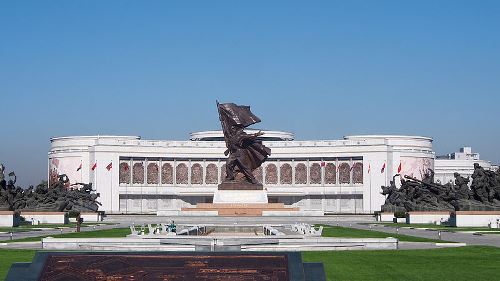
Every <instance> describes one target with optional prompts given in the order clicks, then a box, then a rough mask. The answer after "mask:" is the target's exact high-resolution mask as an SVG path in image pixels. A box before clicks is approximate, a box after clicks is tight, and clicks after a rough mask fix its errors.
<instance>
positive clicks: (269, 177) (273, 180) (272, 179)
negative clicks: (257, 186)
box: [266, 164, 278, 184]
mask: <svg viewBox="0 0 500 281" xmlns="http://www.w3.org/2000/svg"><path fill="white" fill-rule="evenodd" d="M277 183H278V169H277V168H276V165H274V164H268V165H267V166H266V184H277Z"/></svg>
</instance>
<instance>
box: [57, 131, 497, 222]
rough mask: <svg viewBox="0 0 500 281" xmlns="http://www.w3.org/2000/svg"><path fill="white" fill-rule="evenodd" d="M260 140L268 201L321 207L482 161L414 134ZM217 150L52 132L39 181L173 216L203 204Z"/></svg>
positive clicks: (212, 137) (271, 134)
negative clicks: (265, 154) (65, 180)
mask: <svg viewBox="0 0 500 281" xmlns="http://www.w3.org/2000/svg"><path fill="white" fill-rule="evenodd" d="M248 131H249V133H252V132H253V131H252V130H248ZM262 141H263V142H264V144H265V145H266V146H267V147H269V148H271V150H272V154H271V156H270V158H269V159H268V161H266V162H265V163H264V164H263V166H262V167H261V168H259V169H257V170H256V171H255V176H256V177H257V179H258V180H259V181H260V182H262V183H263V185H264V187H265V188H266V189H267V193H268V198H269V202H271V203H273V202H279V203H284V204H285V205H287V206H294V207H299V208H300V209H301V210H311V211H323V212H324V213H372V212H374V211H377V210H380V206H381V205H382V204H384V201H385V197H384V196H383V195H381V194H380V192H381V188H380V187H381V186H382V185H387V184H389V182H390V180H392V177H393V175H394V174H396V173H398V171H400V173H401V174H403V175H411V176H413V177H416V178H421V177H422V175H423V174H424V173H425V172H426V171H427V170H428V169H429V168H430V169H435V170H436V175H435V177H436V179H439V180H440V181H441V182H447V181H448V180H449V179H452V178H453V172H455V171H459V172H461V173H463V174H464V175H469V174H471V173H472V166H473V163H474V162H478V161H479V163H480V164H481V165H483V166H486V168H489V167H491V164H489V162H482V161H481V160H477V159H476V158H475V157H476V156H474V154H473V153H471V152H470V150H467V149H464V150H463V152H460V153H464V154H468V155H469V156H468V157H470V158H471V159H464V160H462V158H463V156H462V155H461V154H459V153H455V154H453V156H449V157H448V158H447V159H441V158H439V159H437V160H435V154H434V152H433V150H432V139H431V138H428V137H420V136H394V135H362V136H346V137H344V138H343V139H342V140H307V141H296V140H294V135H293V134H292V133H288V132H280V131H265V135H264V136H263V137H262ZM225 149H226V147H225V143H224V140H223V135H222V132H220V131H206V132H196V133H192V134H191V137H190V140H187V141H165V140H142V139H141V138H140V137H138V136H73V137H57V138H52V139H51V149H50V152H49V155H48V156H49V159H48V162H49V172H48V173H49V175H48V177H49V181H54V180H55V179H57V175H58V174H63V173H64V174H67V175H68V176H69V178H70V180H71V183H74V182H85V183H88V182H91V183H93V186H94V187H95V189H96V190H97V192H99V193H100V195H101V197H100V198H99V201H100V202H101V203H102V207H101V208H100V209H101V210H104V211H106V212H110V213H152V214H154V213H156V212H157V211H162V212H163V213H165V212H167V213H171V214H177V213H178V212H179V211H180V210H181V208H182V207H191V206H194V205H196V204H197V203H210V202H211V200H212V198H213V194H214V191H215V190H216V189H217V185H218V184H219V183H220V182H221V181H222V180H223V179H224V177H225V160H226V157H225V156H224V153H223V152H224V150H225ZM457 157H460V159H455V158H457ZM477 157H479V155H477ZM487 164H488V165H489V166H488V165H487Z"/></svg>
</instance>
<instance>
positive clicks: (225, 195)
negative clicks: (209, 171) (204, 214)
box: [213, 190, 268, 204]
mask: <svg viewBox="0 0 500 281" xmlns="http://www.w3.org/2000/svg"><path fill="white" fill-rule="evenodd" d="M213 203H214V204H221V203H222V204H267V203H268V199H267V192H266V191H265V190H217V191H215V193H214V199H213Z"/></svg>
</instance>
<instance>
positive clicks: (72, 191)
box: [0, 165, 100, 212]
mask: <svg viewBox="0 0 500 281" xmlns="http://www.w3.org/2000/svg"><path fill="white" fill-rule="evenodd" d="M4 170H5V167H4V166H3V165H0V211H40V212H42V211H44V212H66V211H72V210H74V211H79V212H96V211H97V210H98V208H99V205H100V203H99V202H98V201H97V198H98V197H99V193H92V192H91V191H92V184H82V183H76V184H74V185H72V186H81V188H67V184H68V183H69V178H68V177H67V176H66V175H64V174H63V175H60V176H59V177H58V180H57V181H56V182H55V183H53V184H52V185H51V186H50V187H49V186H48V185H47V184H46V183H41V184H39V185H38V186H37V187H36V188H34V187H33V186H30V187H29V188H27V189H23V188H21V187H19V186H16V185H15V184H16V180H17V178H16V176H15V174H14V173H13V172H11V173H9V177H10V179H9V181H6V180H5V175H4Z"/></svg>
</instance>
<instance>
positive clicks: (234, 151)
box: [217, 103, 271, 186]
mask: <svg viewBox="0 0 500 281" xmlns="http://www.w3.org/2000/svg"><path fill="white" fill-rule="evenodd" d="M217 110H218V111H219V119H220V122H221V125H222V131H223V133H224V140H225V142H226V147H227V149H226V151H225V152H224V155H226V156H228V155H229V157H228V158H227V160H226V178H225V179H224V180H223V183H222V184H224V182H226V183H227V182H231V183H234V182H236V183H242V185H241V186H245V184H246V185H248V184H250V185H260V184H259V182H258V181H257V179H255V176H254V175H253V173H252V172H253V171H254V170H255V169H257V168H258V167H260V166H261V165H262V163H264V161H266V159H267V158H268V157H269V155H271V149H269V148H268V147H266V146H264V145H263V144H262V142H261V141H260V140H259V139H258V137H259V136H262V135H263V133H262V132H260V131H259V132H258V133H255V134H247V133H245V131H244V129H245V128H246V127H248V126H250V125H253V124H256V123H259V122H260V121H261V120H260V119H259V118H258V117H257V116H255V115H254V114H253V113H252V112H251V111H250V107H249V106H241V105H236V104H234V103H222V104H220V103H217ZM238 174H241V175H242V177H237V175H238Z"/></svg>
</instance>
